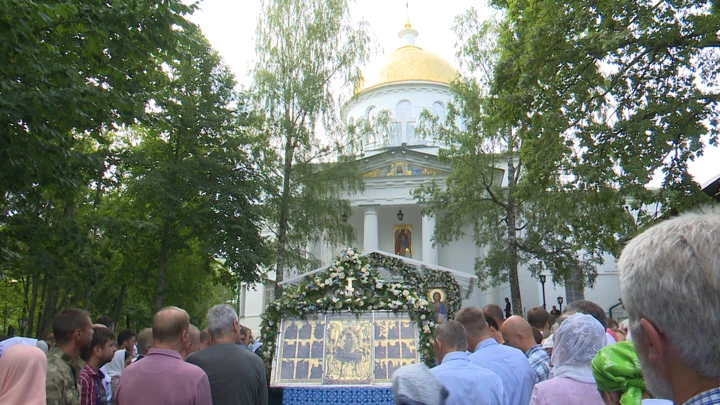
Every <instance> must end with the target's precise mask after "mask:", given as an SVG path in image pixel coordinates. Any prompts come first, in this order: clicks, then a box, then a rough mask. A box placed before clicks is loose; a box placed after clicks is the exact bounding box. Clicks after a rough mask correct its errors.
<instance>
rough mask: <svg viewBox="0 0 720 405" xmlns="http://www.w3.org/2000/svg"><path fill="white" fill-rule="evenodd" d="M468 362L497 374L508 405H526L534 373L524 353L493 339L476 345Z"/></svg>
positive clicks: (533, 380) (530, 394)
mask: <svg viewBox="0 0 720 405" xmlns="http://www.w3.org/2000/svg"><path fill="white" fill-rule="evenodd" d="M469 359H470V361H472V362H473V363H475V364H477V365H478V366H480V367H484V368H486V369H488V370H490V371H492V372H493V373H495V374H497V375H498V377H500V379H501V380H502V382H503V388H505V392H506V393H507V396H508V402H507V404H508V405H528V404H529V403H530V397H531V396H532V391H533V387H534V386H535V371H534V370H533V369H532V367H530V362H529V361H528V359H527V357H525V353H523V352H522V351H520V350H518V349H516V348H514V347H510V346H505V345H499V344H498V342H497V341H496V340H495V339H493V338H487V339H485V340H483V341H482V342H480V343H478V345H477V346H476V347H475V350H474V351H473V353H472V354H471V355H470V357H469Z"/></svg>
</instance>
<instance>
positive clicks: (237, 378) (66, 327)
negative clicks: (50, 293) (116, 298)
mask: <svg viewBox="0 0 720 405" xmlns="http://www.w3.org/2000/svg"><path fill="white" fill-rule="evenodd" d="M207 326H208V327H207V329H206V330H204V331H200V330H199V329H198V328H197V327H195V326H194V325H192V324H190V318H189V316H188V314H187V312H185V311H184V310H183V309H181V308H177V307H167V308H164V309H162V310H160V311H159V312H157V313H156V314H155V316H154V317H153V320H152V328H147V329H143V330H142V331H140V333H138V334H137V335H136V334H135V332H134V331H132V330H130V329H125V330H122V331H120V332H119V333H118V334H117V335H116V334H115V324H114V322H113V321H112V319H110V318H108V317H106V316H103V317H101V318H99V319H98V320H97V321H96V322H95V323H94V324H93V323H92V321H91V318H90V314H89V313H88V312H86V311H84V310H82V309H76V308H67V309H65V310H63V311H62V312H61V313H60V314H59V315H58V316H57V317H56V318H55V320H54V321H53V325H52V328H53V334H52V338H53V339H47V340H50V341H52V340H54V342H53V344H51V345H47V344H46V341H42V340H36V339H28V338H11V339H8V340H5V341H2V342H0V344H2V347H3V351H2V352H0V404H2V405H20V404H23V405H25V404H27V405H39V404H43V405H45V404H47V405H111V404H116V405H143V404H147V405H164V404H165V405H184V404H187V405H211V404H267V402H268V387H267V383H266V373H265V364H264V362H263V361H262V359H261V358H260V356H259V354H258V353H259V351H260V347H261V344H262V343H261V342H260V341H259V339H258V340H257V341H256V340H255V339H253V336H252V330H250V329H249V328H247V327H244V326H242V325H240V324H239V323H238V317H237V313H236V312H235V310H234V309H233V307H232V306H230V305H226V304H221V305H216V306H214V307H212V308H211V309H210V311H208V314H207ZM3 343H4V344H3Z"/></svg>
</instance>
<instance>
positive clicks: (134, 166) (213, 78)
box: [0, 0, 266, 336]
mask: <svg viewBox="0 0 720 405" xmlns="http://www.w3.org/2000/svg"><path fill="white" fill-rule="evenodd" d="M1 5H2V8H3V10H4V12H3V14H2V16H0V19H1V21H2V25H0V35H2V36H3V37H2V39H3V40H2V41H0V42H1V43H0V57H2V60H3V62H4V63H2V66H0V93H1V94H2V100H1V101H0V116H2V117H3V118H2V119H4V120H5V123H4V125H3V128H4V129H3V131H2V132H1V133H0V145H1V146H2V147H0V150H1V152H0V153H1V154H2V158H1V159H0V160H1V161H2V163H0V165H2V168H1V170H0V191H2V197H0V207H1V208H2V216H1V217H0V291H2V292H3V294H2V296H3V300H4V303H5V306H4V308H1V309H2V310H3V311H4V314H3V315H4V317H3V318H4V322H3V329H4V330H3V331H2V333H5V332H6V326H9V325H15V331H16V333H20V332H22V333H24V334H26V335H29V336H44V335H45V334H47V333H48V332H49V327H50V324H51V322H52V319H53V318H54V317H55V315H56V314H57V313H58V311H60V310H61V309H62V308H64V307H67V306H75V307H81V308H85V309H88V310H89V311H90V312H91V313H92V314H93V316H95V317H97V316H99V315H102V314H107V315H110V316H111V317H113V318H115V319H116V320H117V321H118V324H119V326H120V327H123V326H132V327H136V328H137V327H145V326H149V321H150V318H151V317H152V314H153V312H154V310H155V309H156V308H158V307H160V306H163V305H168V304H169V305H177V306H180V307H183V308H185V309H187V310H188V312H189V313H190V315H191V317H192V321H193V322H194V323H196V324H199V325H202V324H203V323H204V319H205V313H206V311H207V309H208V308H209V306H211V305H213V304H216V303H218V302H225V301H227V300H228V299H230V298H232V297H233V294H232V289H233V288H235V287H236V286H237V284H238V283H239V282H240V281H255V280H257V279H258V277H259V271H258V265H259V264H261V263H262V261H263V260H264V259H265V257H266V252H265V248H264V242H263V240H262V239H261V238H260V236H259V215H260V213H259V209H258V208H257V205H258V195H259V191H258V190H257V189H256V187H255V185H254V183H253V181H252V178H253V177H254V176H255V167H254V166H253V165H252V164H251V163H250V162H249V159H250V158H249V152H248V151H249V150H250V149H251V148H252V145H251V143H252V142H253V140H252V139H251V138H250V137H249V136H248V133H249V132H250V131H249V130H248V129H247V127H248V125H250V122H251V117H250V116H249V114H248V113H247V112H246V111H245V107H244V105H245V104H244V100H243V99H242V98H241V97H239V95H238V94H237V93H236V91H235V90H234V81H233V78H232V77H231V75H230V73H229V72H228V70H227V68H226V67H224V66H223V65H222V63H221V61H220V59H219V57H218V55H217V54H216V53H214V52H213V51H212V50H211V49H210V47H209V45H208V43H207V41H206V40H205V39H204V38H203V37H202V35H201V34H200V33H199V30H198V29H197V27H195V26H194V25H192V24H191V23H189V22H188V21H187V20H185V17H186V16H187V15H188V14H189V13H190V12H192V11H193V9H194V6H191V5H186V3H185V2H182V1H174V0H171V1H131V2H123V1H118V2H113V3H112V7H109V6H108V4H106V3H102V2H101V3H97V2H89V1H61V2H26V1H14V0H7V1H2V4H1ZM19 319H26V320H27V321H28V322H27V327H26V328H24V330H21V331H18V328H17V325H18V324H19V322H18V321H19Z"/></svg>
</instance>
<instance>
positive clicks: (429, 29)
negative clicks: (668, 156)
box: [191, 0, 720, 185]
mask: <svg viewBox="0 0 720 405" xmlns="http://www.w3.org/2000/svg"><path fill="white" fill-rule="evenodd" d="M484 3H485V2H484V1H482V0H480V1H478V0H440V1H438V0H410V1H409V9H406V1H405V0H361V1H357V2H355V3H354V4H353V6H352V8H351V10H352V17H353V19H355V20H357V21H359V20H360V19H364V20H366V21H367V22H368V23H369V26H370V31H371V33H372V35H374V36H375V40H376V41H377V43H378V45H379V46H380V51H381V54H382V53H386V52H391V51H393V50H394V49H396V48H397V46H398V44H399V41H400V39H399V38H398V36H397V33H398V31H400V30H401V29H402V28H403V25H404V24H405V19H406V18H407V17H408V15H409V17H410V22H411V23H412V26H413V28H414V29H416V30H417V31H418V32H419V35H418V38H417V40H416V42H415V44H416V45H417V46H419V47H421V48H423V49H425V50H427V51H430V52H433V53H435V54H437V55H439V56H441V57H443V58H444V59H445V60H447V61H448V62H450V63H451V64H452V65H453V66H456V67H457V61H456V58H455V42H456V41H457V37H456V36H455V33H454V32H453V31H452V27H453V24H454V19H455V17H456V16H457V15H459V14H462V13H463V12H464V11H465V10H467V9H469V8H470V7H476V8H479V9H481V11H482V13H483V14H485V15H489V13H490V11H489V10H488V9H487V8H485V6H483V4H484ZM259 14H260V0H204V1H203V3H202V4H201V9H200V10H199V11H198V12H196V13H195V15H193V17H192V18H191V19H192V20H193V21H195V22H196V23H198V24H199V25H200V26H201V27H202V30H203V32H204V34H205V36H206V37H207V38H208V39H209V40H210V43H211V44H212V46H213V47H214V48H215V49H216V50H218V51H219V52H220V54H221V55H222V56H223V58H224V59H225V62H226V63H227V64H228V65H229V66H230V67H231V68H232V70H233V72H234V73H235V76H236V78H237V81H238V82H239V83H240V84H241V85H243V86H248V85H249V84H250V77H249V73H248V71H249V70H250V68H251V67H252V63H253V60H254V58H255V28H256V25H257V19H258V16H259ZM371 60H372V59H371ZM718 162H720V148H717V147H715V148H712V150H710V149H708V150H707V151H706V156H704V157H703V158H701V159H700V160H699V161H696V162H692V163H691V164H690V171H691V173H692V174H693V176H694V177H695V179H696V180H697V181H698V182H699V183H700V184H701V185H704V184H705V183H706V182H708V181H710V180H712V179H714V178H715V177H717V176H718V174H720V163H718ZM654 183H655V185H659V184H657V183H658V182H654Z"/></svg>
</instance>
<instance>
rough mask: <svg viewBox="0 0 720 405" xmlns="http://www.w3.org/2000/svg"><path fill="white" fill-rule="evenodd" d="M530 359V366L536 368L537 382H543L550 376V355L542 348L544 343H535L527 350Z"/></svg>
mask: <svg viewBox="0 0 720 405" xmlns="http://www.w3.org/2000/svg"><path fill="white" fill-rule="evenodd" d="M525 356H527V358H528V360H529V361H530V367H532V368H533V370H535V375H536V377H537V379H536V382H543V381H545V380H547V379H548V378H549V377H550V355H548V353H547V352H546V351H545V349H543V348H542V345H535V346H533V347H531V348H529V349H528V351H526V352H525Z"/></svg>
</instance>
